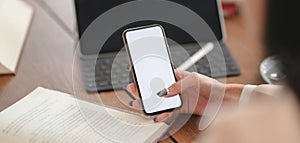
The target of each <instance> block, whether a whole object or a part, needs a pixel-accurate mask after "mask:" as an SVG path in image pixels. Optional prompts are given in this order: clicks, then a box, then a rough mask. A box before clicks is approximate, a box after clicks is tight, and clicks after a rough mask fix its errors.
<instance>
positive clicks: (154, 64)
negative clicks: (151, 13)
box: [122, 24, 182, 115]
mask: <svg viewBox="0 0 300 143" xmlns="http://www.w3.org/2000/svg"><path fill="white" fill-rule="evenodd" d="M122 37H123V41H124V45H125V49H126V52H127V55H128V58H129V64H130V66H131V73H132V76H133V80H134V82H135V84H136V87H137V90H138V93H139V97H140V99H141V102H142V106H143V110H144V112H145V114H148V115H154V114H159V113H162V112H168V111H172V110H174V109H176V108H180V107H181V106H182V100H181V97H180V95H179V94H178V95H176V96H173V97H170V98H165V97H161V96H159V95H158V94H157V93H159V92H160V91H162V90H163V89H167V88H168V87H169V86H171V85H172V84H173V83H175V82H176V76H175V72H174V67H173V64H172V60H171V57H170V50H169V46H168V43H167V39H166V34H165V32H164V29H163V27H162V26H161V25H158V24H155V25H148V26H142V27H136V28H130V29H127V30H125V31H124V32H123V34H122Z"/></svg>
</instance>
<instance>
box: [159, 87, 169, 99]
mask: <svg viewBox="0 0 300 143" xmlns="http://www.w3.org/2000/svg"><path fill="white" fill-rule="evenodd" d="M168 93H169V91H168V89H166V88H164V89H163V90H161V91H159V92H157V93H156V94H157V95H158V96H159V97H163V96H166V95H167V94H168Z"/></svg>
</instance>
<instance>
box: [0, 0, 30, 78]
mask: <svg viewBox="0 0 300 143" xmlns="http://www.w3.org/2000/svg"><path fill="white" fill-rule="evenodd" d="M32 15H33V9H32V8H31V7H30V6H29V5H28V4H26V3H25V2H24V1H22V0H0V74H9V73H15V72H16V67H17V63H18V60H19V57H20V54H21V51H22V47H23V44H24V41H25V39H26V35H27V31H28V29H29V26H30V23H31V19H32Z"/></svg>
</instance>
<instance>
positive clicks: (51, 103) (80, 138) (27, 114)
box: [0, 88, 167, 143]
mask: <svg viewBox="0 0 300 143" xmlns="http://www.w3.org/2000/svg"><path fill="white" fill-rule="evenodd" d="M66 95H67V94H64V93H61V92H57V91H52V90H47V89H44V88H37V89H36V90H35V91H33V92H32V93H31V94H29V95H28V96H26V97H25V98H23V99H22V100H20V101H18V102H17V103H16V104H14V105H12V106H11V107H9V108H7V109H6V110H4V111H3V112H2V113H1V114H0V131H1V132H0V134H1V135H0V136H2V137H5V138H7V139H11V140H16V139H17V141H18V142H31V143H36V142H49V143H58V142H153V141H154V140H155V139H156V138H157V137H153V135H155V136H158V135H161V134H162V133H163V132H164V130H165V129H166V128H167V125H166V124H164V123H155V124H154V123H151V121H149V120H147V119H144V118H141V117H138V116H134V115H130V114H128V116H125V115H126V114H127V113H123V112H120V111H116V110H112V109H107V108H104V107H100V106H97V105H93V104H90V103H87V102H83V101H79V100H76V99H74V98H71V97H68V96H66ZM118 114H120V115H121V116H118ZM124 117H128V118H127V119H124ZM149 139H150V140H149Z"/></svg>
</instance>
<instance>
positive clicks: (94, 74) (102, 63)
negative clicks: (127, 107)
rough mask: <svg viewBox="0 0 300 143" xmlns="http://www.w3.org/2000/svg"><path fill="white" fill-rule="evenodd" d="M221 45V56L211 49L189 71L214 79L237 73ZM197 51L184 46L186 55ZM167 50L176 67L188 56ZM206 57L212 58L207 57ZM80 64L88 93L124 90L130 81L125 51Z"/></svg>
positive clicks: (228, 53)
mask: <svg viewBox="0 0 300 143" xmlns="http://www.w3.org/2000/svg"><path fill="white" fill-rule="evenodd" d="M221 47H222V52H223V55H224V57H223V56H219V54H218V52H216V51H215V50H213V51H211V52H210V53H209V54H208V56H205V57H204V58H202V59H201V60H199V61H198V62H197V63H196V64H195V68H196V69H195V68H190V69H188V71H195V70H197V72H199V73H201V74H203V75H206V76H209V77H213V78H218V77H226V76H235V75H239V74H240V69H239V67H238V65H237V64H236V62H235V60H234V58H233V57H232V55H231V53H230V52H229V51H228V48H227V47H226V45H225V44H223V45H221ZM198 50H199V48H196V47H195V48H187V49H186V51H187V52H188V53H189V55H192V54H193V53H195V52H197V51H198ZM170 53H171V56H172V60H173V63H174V66H175V68H176V67H178V66H179V65H180V64H181V63H183V62H184V61H185V60H186V59H187V56H183V55H187V54H186V53H183V52H182V51H180V50H174V49H172V48H171V50H170ZM207 57H209V59H212V60H208V59H207ZM224 60H225V63H224ZM208 61H210V62H208ZM81 66H82V67H81V68H82V71H83V79H84V84H85V88H86V90H87V91H88V92H100V91H110V90H116V89H125V88H126V86H127V84H128V83H131V82H132V79H131V78H132V77H131V73H130V71H129V65H128V59H127V55H126V54H125V53H121V54H119V55H118V56H107V57H99V58H98V59H97V61H96V62H95V61H94V60H89V59H84V60H83V59H82V60H81ZM224 66H226V68H225V67H224ZM211 69H213V71H214V72H212V70H211Z"/></svg>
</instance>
